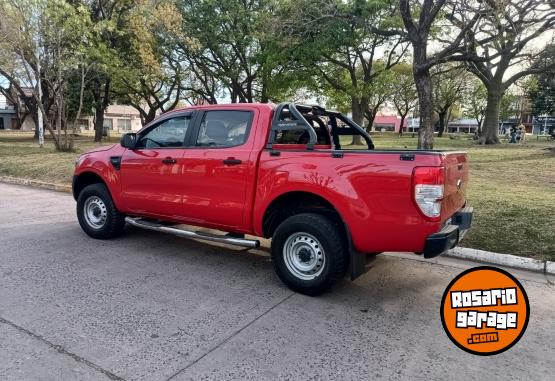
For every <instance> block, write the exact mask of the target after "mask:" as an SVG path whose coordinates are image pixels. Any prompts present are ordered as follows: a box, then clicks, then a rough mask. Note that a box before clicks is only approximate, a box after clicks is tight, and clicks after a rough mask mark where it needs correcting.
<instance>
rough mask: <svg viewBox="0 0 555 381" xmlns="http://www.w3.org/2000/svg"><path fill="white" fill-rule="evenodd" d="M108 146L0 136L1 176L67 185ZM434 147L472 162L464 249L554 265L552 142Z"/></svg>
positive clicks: (390, 138)
mask: <svg viewBox="0 0 555 381" xmlns="http://www.w3.org/2000/svg"><path fill="white" fill-rule="evenodd" d="M372 138H373V139H374V144H375V145H376V147H377V148H416V139H415V138H412V137H410V135H407V134H405V136H403V137H402V138H399V137H397V136H396V135H393V134H380V135H373V136H372ZM118 140H119V137H112V138H111V141H110V142H117V141H118ZM110 142H103V143H94V142H92V137H90V136H83V137H78V138H77V141H76V147H77V153H59V152H56V151H55V150H54V148H53V146H52V144H51V143H49V142H47V146H46V147H45V148H43V149H40V148H38V146H37V144H36V142H35V141H34V140H33V139H32V136H31V135H24V134H20V133H18V134H13V133H9V132H5V133H2V134H0V176H14V177H22V178H30V179H37V180H42V181H47V182H55V183H65V184H68V183H70V182H71V176H72V172H73V167H74V161H75V158H76V157H77V155H78V153H79V152H83V151H86V150H88V149H91V148H93V147H95V146H98V145H105V144H108V143H110ZM435 147H436V148H437V149H458V150H460V149H464V150H466V151H468V153H469V156H470V168H471V169H470V184H469V189H468V200H469V204H470V205H471V206H473V207H474V211H475V217H474V224H473V228H472V229H471V230H470V232H469V234H468V235H467V236H466V237H465V239H464V241H463V242H462V246H467V247H473V248H477V249H482V250H489V251H495V252H499V253H507V254H515V255H521V256H527V257H534V258H537V259H547V260H552V261H554V260H555V216H554V213H555V150H551V151H549V150H546V149H545V148H547V147H555V143H554V142H545V141H541V142H537V141H536V140H535V138H529V139H528V141H527V142H526V143H525V144H523V145H512V144H511V145H509V144H502V145H497V146H493V147H491V146H485V147H483V146H476V145H474V144H473V142H472V141H470V140H467V139H449V138H448V137H443V138H438V139H436V143H435Z"/></svg>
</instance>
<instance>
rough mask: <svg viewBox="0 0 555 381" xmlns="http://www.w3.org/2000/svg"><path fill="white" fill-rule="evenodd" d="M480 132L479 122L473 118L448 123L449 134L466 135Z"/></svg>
mask: <svg viewBox="0 0 555 381" xmlns="http://www.w3.org/2000/svg"><path fill="white" fill-rule="evenodd" d="M476 130H478V122H477V121H476V119H471V118H463V119H455V120H452V121H450V122H449V123H447V132H448V133H452V134H453V133H457V134H459V133H465V134H473V133H475V132H476Z"/></svg>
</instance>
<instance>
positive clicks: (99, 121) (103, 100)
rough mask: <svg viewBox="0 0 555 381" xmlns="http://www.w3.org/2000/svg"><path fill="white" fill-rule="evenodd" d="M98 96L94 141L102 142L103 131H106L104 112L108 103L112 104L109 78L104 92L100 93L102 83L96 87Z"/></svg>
mask: <svg viewBox="0 0 555 381" xmlns="http://www.w3.org/2000/svg"><path fill="white" fill-rule="evenodd" d="M96 91H97V93H96V95H97V97H95V98H96V99H95V101H96V106H97V107H96V110H95V119H94V141H95V142H100V141H102V133H103V131H104V112H105V111H106V108H108V105H109V104H110V80H109V79H107V80H106V82H105V83H104V94H103V95H101V94H100V84H97V89H96Z"/></svg>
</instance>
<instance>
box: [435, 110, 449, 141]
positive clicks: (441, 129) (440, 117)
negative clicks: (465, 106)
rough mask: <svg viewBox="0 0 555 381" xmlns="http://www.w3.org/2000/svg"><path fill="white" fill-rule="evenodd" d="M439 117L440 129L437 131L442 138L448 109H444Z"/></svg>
mask: <svg viewBox="0 0 555 381" xmlns="http://www.w3.org/2000/svg"><path fill="white" fill-rule="evenodd" d="M437 116H438V117H439V131H438V133H437V137H438V138H441V137H442V136H443V132H444V131H445V117H446V116H447V111H442V112H439V113H438V114H437Z"/></svg>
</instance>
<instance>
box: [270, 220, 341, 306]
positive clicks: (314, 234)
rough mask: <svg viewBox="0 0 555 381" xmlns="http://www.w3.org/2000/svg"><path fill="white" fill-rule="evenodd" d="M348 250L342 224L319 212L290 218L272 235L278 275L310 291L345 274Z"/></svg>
mask: <svg viewBox="0 0 555 381" xmlns="http://www.w3.org/2000/svg"><path fill="white" fill-rule="evenodd" d="M346 253H347V250H346V245H345V241H344V239H343V237H342V235H341V233H340V230H339V227H338V226H337V224H335V223H334V222H333V221H332V220H331V219H329V218H327V217H325V216H323V215H320V214H314V213H301V214H297V215H294V216H292V217H289V218H287V219H286V220H285V221H283V222H282V223H281V224H280V225H279V226H278V228H277V229H276V231H275V233H274V236H273V239H272V261H273V263H274V268H275V270H276V273H277V275H278V276H279V278H280V279H281V280H282V281H283V282H284V283H285V284H286V285H287V286H289V287H290V288H291V289H293V290H295V291H298V292H300V293H303V294H307V295H318V294H320V293H322V292H324V291H326V290H327V289H329V288H330V287H332V286H333V284H334V283H335V282H336V281H337V280H338V279H340V278H342V277H343V275H344V274H345V270H346V267H347V255H346Z"/></svg>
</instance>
